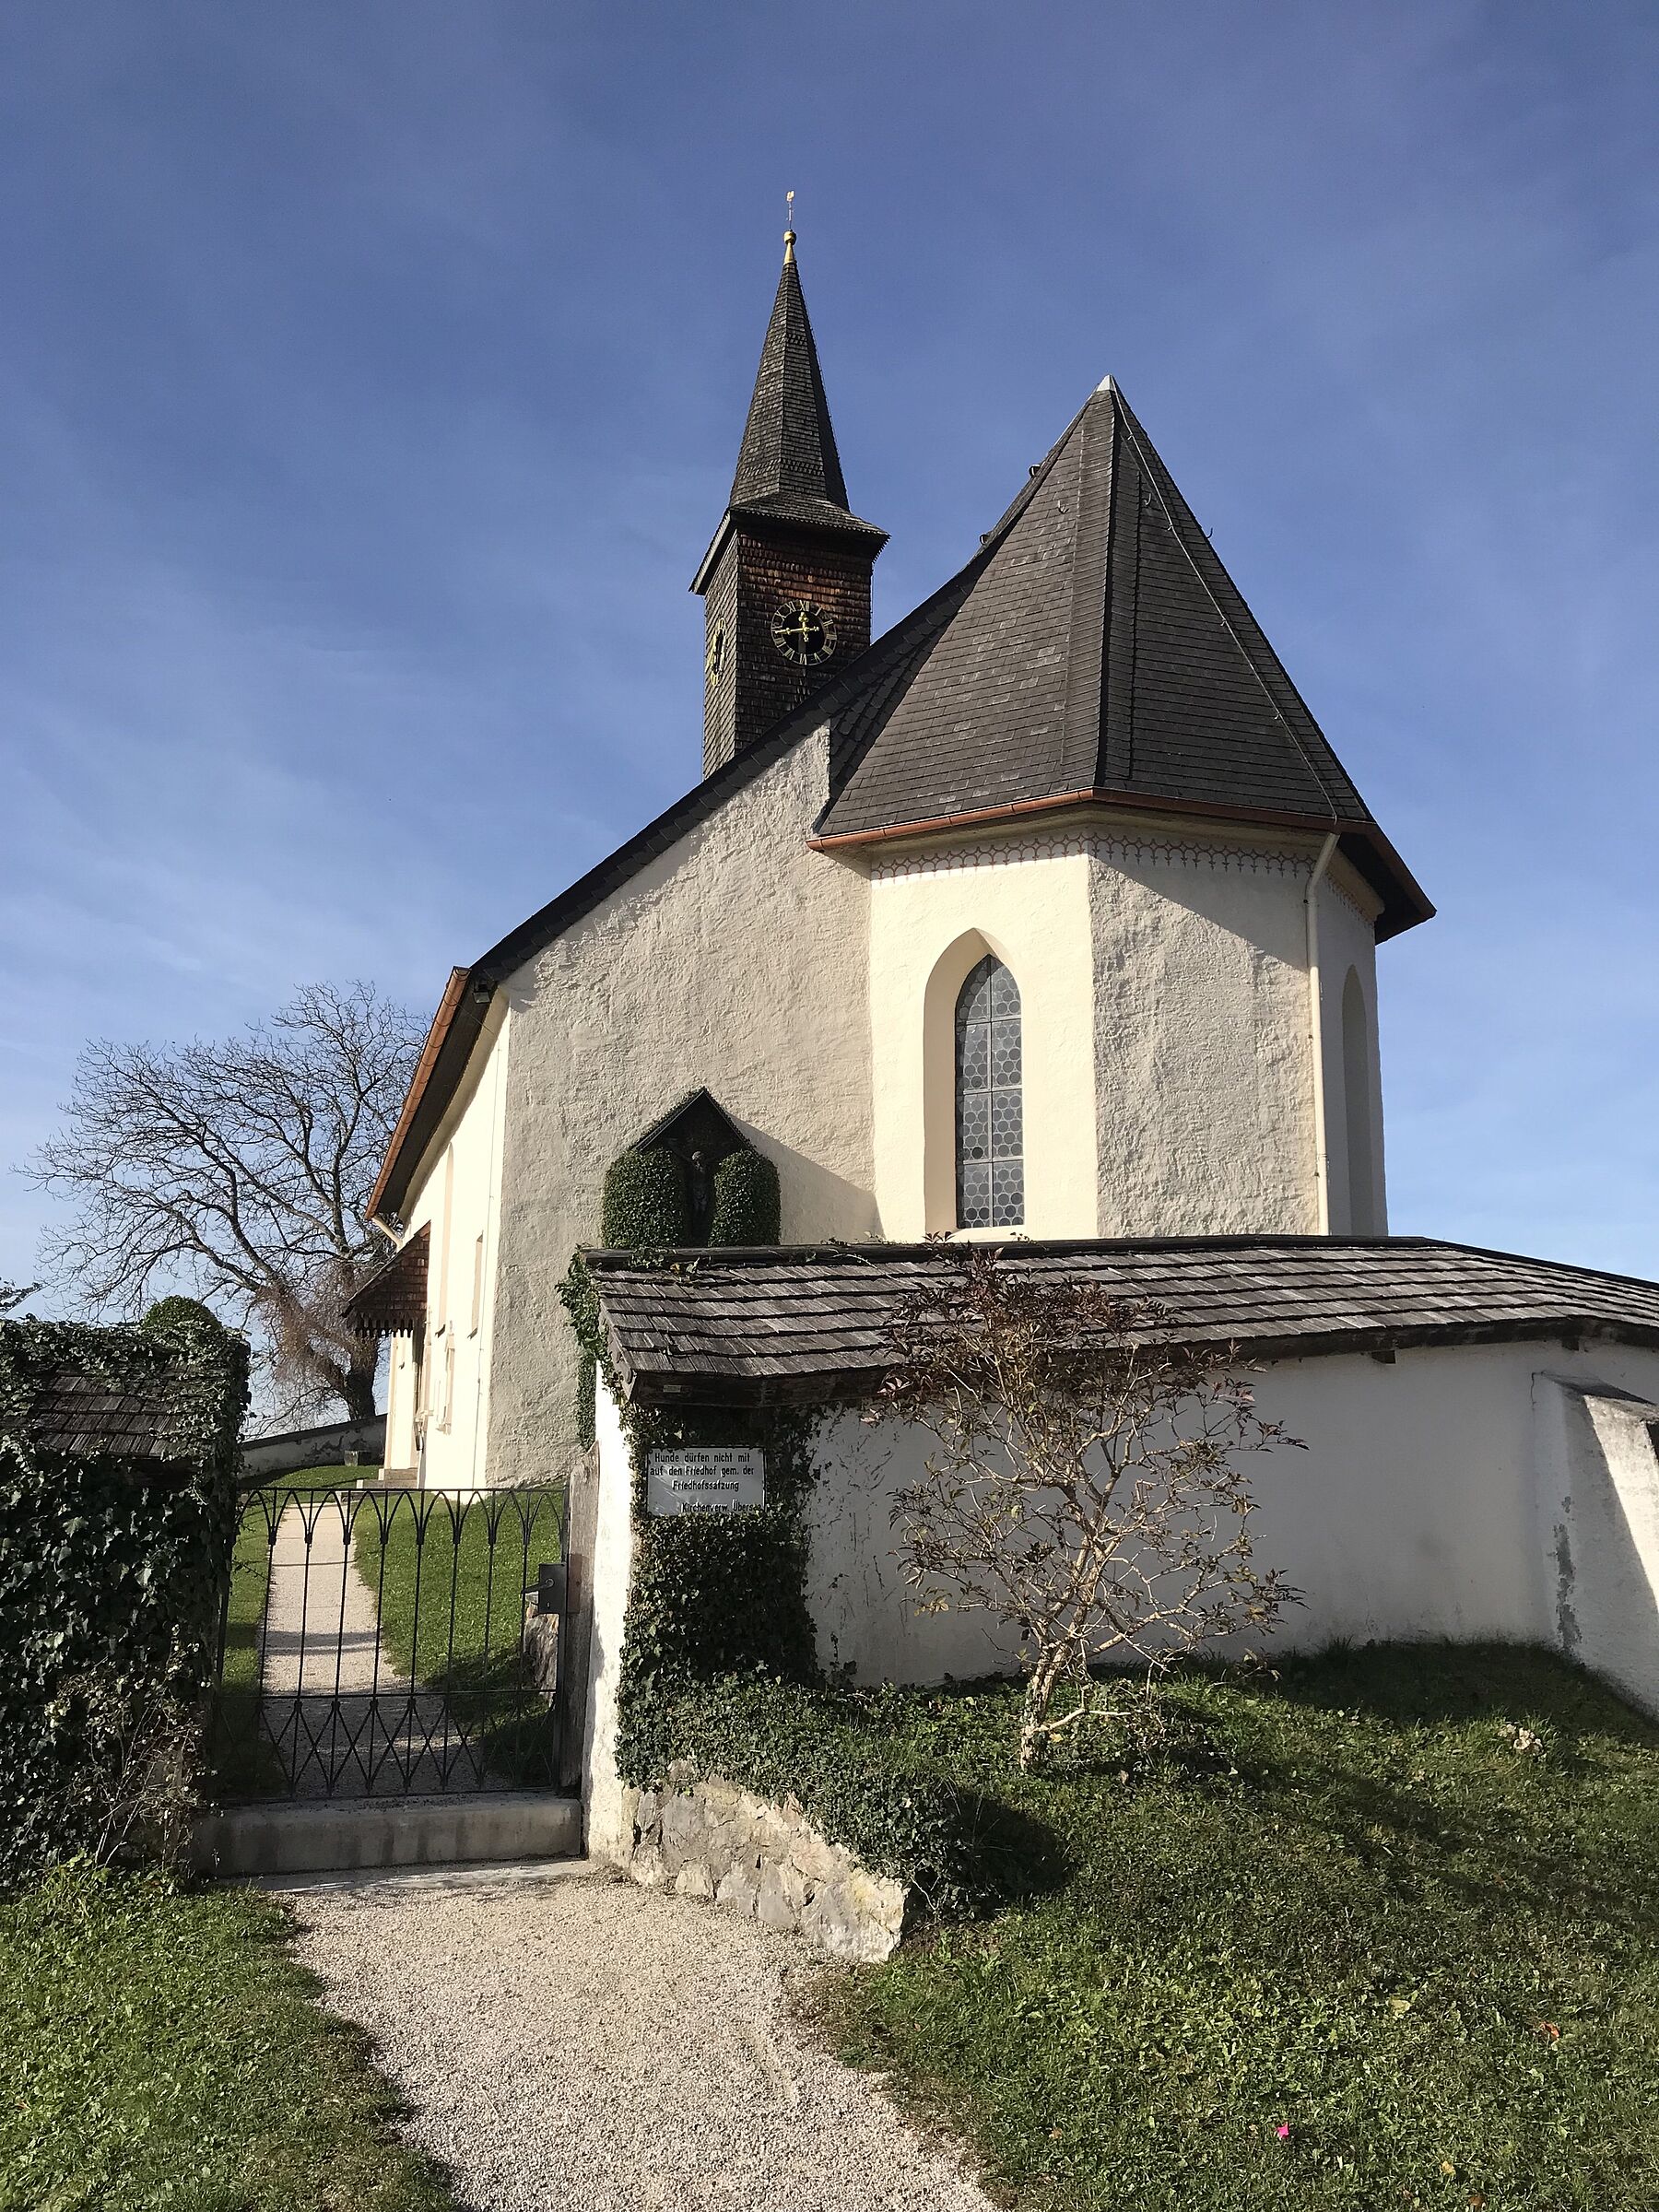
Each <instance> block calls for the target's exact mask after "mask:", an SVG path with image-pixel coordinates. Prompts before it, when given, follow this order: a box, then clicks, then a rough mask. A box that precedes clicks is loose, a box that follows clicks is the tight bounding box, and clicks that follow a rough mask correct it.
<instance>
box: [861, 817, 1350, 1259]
mask: <svg viewBox="0 0 1659 2212" xmlns="http://www.w3.org/2000/svg"><path fill="white" fill-rule="evenodd" d="M1318 849H1319V841H1318V840H1317V839H1315V838H1296V837H1286V838H1282V839H1281V838H1279V837H1277V834H1276V837H1275V840H1274V841H1271V842H1266V841H1263V839H1262V838H1261V836H1260V833H1256V834H1255V835H1254V836H1252V835H1249V834H1246V833H1243V832H1236V833H1235V832H1230V831H1229V830H1227V829H1226V828H1224V827H1221V826H1218V825H1204V826H1203V827H1202V828H1201V829H1198V828H1188V827H1186V826H1183V825H1178V824H1171V823H1170V822H1168V821H1167V820H1166V821H1162V822H1160V821H1159V820H1157V819H1156V818H1146V819H1144V820H1143V819H1141V818H1125V819H1124V821H1123V822H1122V823H1121V824H1114V825H1113V826H1112V829H1111V830H1110V831H1107V830H1102V829H1101V828H1100V827H1099V825H1098V823H1096V822H1094V821H1089V822H1082V821H1069V822H1068V821H1065V820H1061V821H1058V822H1057V823H1056V824H1055V825H1054V826H1049V827H1044V828H1042V829H1040V830H1030V829H1026V828H1021V827H1018V826H1014V827H1009V828H1007V829H1005V830H1000V831H997V832H994V833H987V832H984V831H981V832H979V833H977V834H976V835H974V836H967V835H964V836H959V837H957V838H955V839H950V838H941V839H935V840H934V841H932V842H930V843H926V844H919V845H916V846H914V847H910V848H907V849H906V850H905V851H903V852H898V851H894V852H890V853H885V852H884V853H879V854H878V855H877V857H876V859H875V860H874V861H873V862H872V864H871V870H872V882H871V897H870V930H871V952H870V1029H871V1039H872V1065H873V1074H874V1082H875V1096H874V1116H875V1156H876V1194H877V1201H878V1204H879V1206H880V1212H881V1228H882V1233H883V1234H884V1235H885V1236H889V1237H895V1238H912V1237H918V1236H922V1235H924V1234H933V1233H936V1232H937V1231H939V1230H949V1229H950V1228H952V1227H953V1226H954V1224H955V1212H954V1187H953V1165H954V1163H953V1159H952V1153H951V1146H952V1135H951V1112H950V1104H951V1100H950V1092H951V1081H952V1067H951V1057H950V1054H951V1031H950V1015H951V1012H952V1010H953V1007H954V997H955V993H956V991H957V989H958V988H959V985H960V983H961V981H962V979H963V978H964V977H965V976H966V974H967V973H968V971H969V970H970V969H971V967H972V965H973V964H974V962H975V960H976V959H979V958H980V957H981V956H982V953H984V952H985V951H991V952H994V953H995V954H996V955H997V957H998V958H999V959H1002V960H1004V961H1005V962H1006V965H1007V966H1008V967H1009V968H1010V969H1011V970H1012V971H1013V973H1014V976H1015V980H1016V981H1017V982H1018V985H1019V989H1020V995H1021V1012H1022V1017H1023V1027H1024V1047H1025V1098H1024V1101H1023V1103H1024V1112H1025V1143H1026V1193H1027V1211H1026V1221H1025V1225H1024V1226H1025V1231H1026V1233H1027V1234H1028V1235H1030V1236H1033V1237H1080V1236H1094V1235H1102V1236H1172V1235H1211V1234H1225V1233H1236V1232H1241V1231H1250V1230H1257V1231H1285V1230H1289V1231H1311V1230H1314V1229H1316V1228H1317V1227H1318V1197H1317V1176H1316V1152H1315V1145H1314V1121H1313V1074H1312V1067H1313V1063H1312V1005H1311V1000H1310V993H1309V982H1308V915H1307V904H1306V896H1307V888H1308V882H1309V877H1310V875H1311V873H1312V864H1313V860H1314V857H1315V854H1316V853H1317V852H1318ZM1337 878H1340V879H1341V881H1340V883H1339V882H1338V881H1337ZM1317 897H1318V901H1319V916H1320V924H1321V932H1322V946H1321V955H1322V967H1321V974H1322V993H1321V997H1322V1005H1324V1004H1325V1002H1327V1001H1328V1000H1329V998H1330V994H1331V992H1332V990H1333V988H1334V990H1335V1003H1334V1009H1333V1010H1327V1014H1326V1019H1325V1022H1324V1063H1325V1065H1326V1069H1327V1078H1328V1079H1327V1083H1326V1112H1327V1118H1328V1120H1329V1121H1330V1122H1331V1124H1333V1128H1334V1134H1335V1147H1336V1159H1337V1168H1338V1171H1339V1173H1340V1175H1341V1177H1342V1178H1343V1179H1344V1180H1343V1188H1344V1197H1343V1217H1344V1218H1343V1221H1342V1223H1341V1226H1343V1227H1346V1226H1347V1195H1346V1193H1347V1183H1346V1177H1347V1140H1346V1131H1345V1128H1344V1126H1343V1124H1342V1117H1343V1112H1344V1091H1343V1085H1342V1027H1341V1000H1342V988H1343V984H1344V982H1345V981H1346V978H1347V971H1348V970H1349V968H1350V967H1353V968H1355V969H1357V971H1358V972H1359V977H1360V981H1361V985H1362V988H1363V989H1364V991H1365V993H1366V994H1367V1005H1368V1008H1369V1011H1370V1016H1371V1041H1370V1046H1371V1049H1370V1067H1371V1081H1372V1085H1373V1087H1374V1088H1375V1087H1376V1086H1377V1075H1376V1069H1377V1053H1376V1044H1375V1018H1376V1016H1375V1009H1376V974H1375V957H1374V956H1375V945H1374V938H1373V935H1372V930H1371V921H1370V919H1369V912H1370V908H1371V900H1370V899H1369V896H1368V894H1367V893H1366V892H1365V891H1364V889H1363V887H1361V886H1360V885H1359V881H1358V878H1353V877H1351V876H1350V872H1349V871H1348V870H1347V867H1346V865H1345V864H1344V863H1343V862H1342V861H1341V860H1340V859H1338V860H1337V861H1336V862H1335V864H1334V874H1333V877H1332V878H1331V879H1330V880H1329V881H1327V883H1326V885H1325V886H1324V888H1322V890H1321V891H1320V893H1319V894H1317ZM1362 909H1364V910H1365V911H1361V910H1362ZM1333 977H1334V983H1333ZM1371 1119H1372V1129H1373V1132H1374V1146H1373V1149H1374V1153H1375V1161H1374V1168H1373V1173H1374V1177H1375V1182H1376V1188H1377V1194H1378V1195H1377V1204H1378V1206H1379V1208H1380V1207H1381V1204H1382V1197H1381V1194H1382V1095H1381V1089H1380V1088H1375V1097H1374V1102H1373V1112H1372V1117H1371ZM1333 1226H1334V1227H1335V1226H1337V1224H1335V1222H1334V1223H1333Z"/></svg>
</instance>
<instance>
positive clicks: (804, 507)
mask: <svg viewBox="0 0 1659 2212" xmlns="http://www.w3.org/2000/svg"><path fill="white" fill-rule="evenodd" d="M794 246H795V239H794V230H793V229H791V230H786V231H785V232H784V233H783V272H782V276H781V277H779V279H778V296H777V298H776V299H775V300H773V302H772V312H771V323H770V324H768V326H767V332H766V343H765V345H764V346H763V347H762V348H761V351H760V370H759V375H758V376H757V377H756V379H755V395H754V397H753V398H752V399H751V400H750V402H749V411H748V420H747V423H746V424H745V426H744V431H743V444H742V447H741V448H740V450H739V452H738V455H737V473H736V475H735V477H734V478H733V479H732V496H731V499H730V500H729V501H728V503H727V506H726V511H725V513H724V515H723V516H722V518H721V524H720V527H719V529H718V530H717V531H716V532H715V533H714V542H713V544H712V545H711V547H709V549H708V551H707V553H705V554H704V556H703V559H702V564H701V566H700V568H699V570H698V571H697V574H696V576H695V577H694V578H693V579H692V583H691V589H692V590H693V591H694V592H696V593H697V594H699V595H700V598H701V599H702V601H703V605H704V608H705V613H706V622H705V629H704V647H705V650H704V656H703V669H704V679H703V773H704V775H705V776H706V775H710V774H712V772H713V771H714V770H715V769H717V768H720V767H723V766H724V764H725V762H726V761H728V760H730V759H732V758H733V756H734V755H735V754H736V753H740V752H741V751H742V750H743V749H744V747H746V746H747V745H750V744H752V743H753V742H754V740H755V739H756V738H757V737H759V736H760V735H763V734H764V732H766V731H767V730H769V729H771V727H772V725H773V724H775V723H777V722H779V721H781V720H782V717H783V716H784V715H786V714H788V713H790V712H793V710H794V708H796V707H798V706H799V705H801V703H802V702H803V700H806V699H807V698H809V697H810V696H811V694H812V693H813V692H814V691H816V690H817V689H818V687H819V686H820V685H821V684H824V683H826V682H827V681H828V680H829V679H830V677H832V676H834V675H836V674H837V673H838V672H839V671H840V670H841V668H844V667H845V666H846V665H847V664H848V663H849V662H850V661H852V660H853V658H854V656H855V655H856V654H858V653H862V652H863V651H864V650H865V646H867V645H868V643H869V642H870V571H871V570H872V569H873V568H874V566H875V563H876V556H877V554H878V553H879V552H880V551H881V548H882V547H883V546H884V545H886V543H887V533H886V532H885V531H884V530H877V528H876V527H875V525H874V524H871V523H865V522H860V520H859V519H858V517H857V515H855V514H853V512H851V510H850V509H849V508H848V505H847V487H846V484H845V482H844V480H843V478H842V477H841V459H840V456H839V455H838V453H836V450H835V433H834V431H833V430H832V429H830V407H829V404H828V402H827V401H826V400H825V397H824V380H823V377H822V376H821V374H820V373H819V371H818V348H817V347H816V346H815V345H814V344H813V342H812V325H811V324H810V323H809V322H808V321H807V319H806V300H805V299H804V298H803V297H802V294H801V273H800V270H799V268H798V267H797V266H796V264H795V254H794Z"/></svg>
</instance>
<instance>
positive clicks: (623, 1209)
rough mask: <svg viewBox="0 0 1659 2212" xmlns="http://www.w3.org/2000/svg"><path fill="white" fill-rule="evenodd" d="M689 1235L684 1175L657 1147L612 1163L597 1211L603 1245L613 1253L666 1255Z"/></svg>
mask: <svg viewBox="0 0 1659 2212" xmlns="http://www.w3.org/2000/svg"><path fill="white" fill-rule="evenodd" d="M690 1233H691V1209H690V1203H689V1200H688V1196H687V1192H686V1173H685V1170H684V1169H683V1168H682V1167H681V1165H680V1163H679V1161H678V1160H677V1159H676V1158H675V1156H674V1154H673V1153H672V1152H669V1151H667V1150H665V1148H664V1147H661V1146H658V1147H655V1148H653V1150H652V1151H650V1152H635V1151H631V1150H630V1151H627V1152H623V1153H620V1154H619V1155H618V1158H617V1159H613V1160H612V1161H611V1164H610V1166H609V1167H608V1168H607V1169H606V1176H605V1195H604V1198H603V1200H602V1202H601V1205H600V1211H599V1241H600V1242H601V1243H602V1244H606V1245H608V1246H609V1247H610V1249H611V1250H612V1251H613V1252H665V1251H669V1250H671V1249H672V1248H673V1247H674V1246H675V1245H677V1244H684V1243H686V1242H687V1241H688V1240H689V1237H690Z"/></svg>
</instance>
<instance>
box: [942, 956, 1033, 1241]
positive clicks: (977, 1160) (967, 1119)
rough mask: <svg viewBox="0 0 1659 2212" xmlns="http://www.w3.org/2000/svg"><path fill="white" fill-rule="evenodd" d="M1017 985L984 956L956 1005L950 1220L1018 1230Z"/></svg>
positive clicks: (1021, 1206)
mask: <svg viewBox="0 0 1659 2212" xmlns="http://www.w3.org/2000/svg"><path fill="white" fill-rule="evenodd" d="M1020 1080H1021V1077H1020V1041H1019V985H1018V983H1017V982H1015V981H1014V978H1013V977H1012V975H1010V974H1009V972H1008V971H1007V970H1006V968H1005V967H1004V966H1003V964H1002V962H1001V961H1000V960H998V959H992V958H991V957H990V956H989V955H987V957H986V958H985V959H982V961H981V962H980V964H979V966H978V967H977V968H976V969H975V970H974V971H973V972H972V974H971V976H970V977H969V978H968V981H967V982H965V983H964V984H963V985H962V990H961V995H960V996H959V998H958V1000H957V1008H956V1160H957V1175H956V1180H957V1227H958V1228H959V1229H1018V1227H1019V1226H1020V1225H1021V1223H1022V1222H1023V1221H1024V1220H1025V1134H1024V1115H1023V1112H1022V1111H1021V1105H1020Z"/></svg>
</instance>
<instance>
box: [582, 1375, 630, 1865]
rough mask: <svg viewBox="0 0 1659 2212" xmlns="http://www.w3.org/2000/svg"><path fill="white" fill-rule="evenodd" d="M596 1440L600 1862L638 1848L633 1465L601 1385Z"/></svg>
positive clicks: (594, 1729) (594, 1803)
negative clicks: (630, 1653) (628, 1681)
mask: <svg viewBox="0 0 1659 2212" xmlns="http://www.w3.org/2000/svg"><path fill="white" fill-rule="evenodd" d="M594 1443H595V1445H596V1447H597V1454H598V1464H599V1500H598V1512H597V1515H596V1518H595V1521H594V1582H593V1607H592V1621H591V1628H590V1631H589V1634H590V1642H589V1646H588V1696H587V1712H586V1715H585V1716H584V1722H583V1730H582V1796H583V1797H584V1798H585V1800H586V1803H587V1849H588V1850H589V1852H591V1853H593V1854H594V1857H596V1858H616V1857H619V1856H620V1855H621V1854H622V1853H625V1852H626V1851H627V1850H628V1849H629V1846H630V1845H631V1844H632V1841H633V1823H632V1821H631V1819H630V1818H629V1817H628V1814H627V1812H626V1809H625V1806H626V1799H625V1793H624V1791H623V1786H622V1781H621V1777H620V1776H619V1775H618V1772H617V1692H618V1687H619V1685H620V1682H621V1678H622V1631H623V1627H624V1624H625V1622H626V1620H627V1618H628V1594H629V1589H630V1587H631V1585H632V1583H633V1559H634V1533H633V1465H632V1460H631V1457H630V1455H629V1448H628V1439H627V1438H626V1436H624V1434H623V1432H622V1423H621V1420H620V1418H618V1412H617V1406H616V1401H615V1400H614V1399H613V1398H612V1396H611V1394H610V1392H609V1391H608V1390H607V1389H606V1386H605V1382H604V1380H603V1378H601V1380H600V1382H599V1387H598V1394H597V1403H596V1405H595V1407H594Z"/></svg>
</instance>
